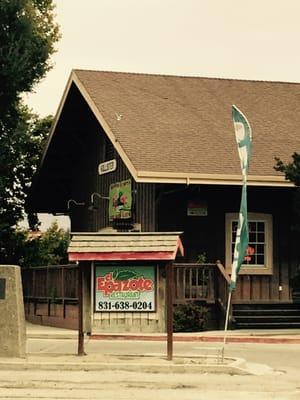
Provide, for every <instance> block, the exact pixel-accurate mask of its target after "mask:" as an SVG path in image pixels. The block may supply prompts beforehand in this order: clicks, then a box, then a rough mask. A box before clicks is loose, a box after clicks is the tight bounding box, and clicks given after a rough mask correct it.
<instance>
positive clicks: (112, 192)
mask: <svg viewBox="0 0 300 400" xmlns="http://www.w3.org/2000/svg"><path fill="white" fill-rule="evenodd" d="M131 206H132V193H131V179H127V180H126V181H122V182H116V183H112V184H111V185H110V187H109V210H108V214H109V219H110V220H113V219H126V218H131Z"/></svg>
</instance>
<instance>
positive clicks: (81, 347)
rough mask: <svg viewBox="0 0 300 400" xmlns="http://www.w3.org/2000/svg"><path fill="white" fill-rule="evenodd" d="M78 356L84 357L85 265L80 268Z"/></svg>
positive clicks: (80, 264) (80, 265)
mask: <svg viewBox="0 0 300 400" xmlns="http://www.w3.org/2000/svg"><path fill="white" fill-rule="evenodd" d="M77 355H78V356H84V355H85V352H84V332H83V264H82V263H79V266H78V353H77Z"/></svg>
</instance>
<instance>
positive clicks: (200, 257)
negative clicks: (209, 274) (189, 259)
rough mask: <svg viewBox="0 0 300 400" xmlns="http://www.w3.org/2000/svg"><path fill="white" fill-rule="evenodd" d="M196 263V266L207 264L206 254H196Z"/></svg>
mask: <svg viewBox="0 0 300 400" xmlns="http://www.w3.org/2000/svg"><path fill="white" fill-rule="evenodd" d="M196 262H197V264H205V263H207V255H206V253H201V254H198V256H197V261H196Z"/></svg>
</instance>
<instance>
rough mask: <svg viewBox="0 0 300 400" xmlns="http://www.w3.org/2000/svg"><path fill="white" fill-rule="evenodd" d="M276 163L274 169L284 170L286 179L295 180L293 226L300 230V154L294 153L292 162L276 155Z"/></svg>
mask: <svg viewBox="0 0 300 400" xmlns="http://www.w3.org/2000/svg"><path fill="white" fill-rule="evenodd" d="M275 161H276V165H275V167H274V169H275V170H276V171H279V172H282V173H284V175H285V179H287V180H289V181H291V182H293V183H294V184H295V186H296V190H295V192H294V196H293V205H292V211H293V226H292V228H293V229H294V230H296V231H298V232H300V154H299V153H296V152H295V153H293V154H292V162H288V163H284V162H283V161H282V160H281V159H280V158H278V157H275Z"/></svg>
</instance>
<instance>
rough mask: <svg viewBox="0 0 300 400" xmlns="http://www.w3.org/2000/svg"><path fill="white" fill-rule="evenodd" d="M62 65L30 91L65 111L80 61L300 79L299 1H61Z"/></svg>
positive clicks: (36, 99)
mask: <svg viewBox="0 0 300 400" xmlns="http://www.w3.org/2000/svg"><path fill="white" fill-rule="evenodd" d="M56 5H57V8H56V13H57V18H56V20H57V21H58V23H59V24H60V26H61V33H62V39H61V40H60V42H59V44H58V52H57V53H56V54H55V55H54V56H53V62H54V68H53V70H52V71H50V72H49V73H48V75H47V77H46V78H45V79H44V80H43V82H42V83H41V84H39V85H38V86H37V87H36V93H35V94H32V95H29V96H27V99H28V103H29V105H30V106H31V107H32V108H33V109H34V111H36V112H37V113H39V114H40V115H41V116H43V115H46V114H49V113H50V114H54V113H55V112H56V110H57V107H58V104H59V101H60V99H61V96H62V93H63V90H64V87H65V84H66V82H67V79H68V76H69V74H70V72H71V69H72V68H86V69H98V70H110V71H126V72H146V73H147V72H148V73H163V74H178V75H195V76H207V77H221V78H241V79H257V80H273V81H274V80H275V81H291V82H300V51H299V48H300V23H299V17H300V1H299V0H284V1H283V0H56Z"/></svg>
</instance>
